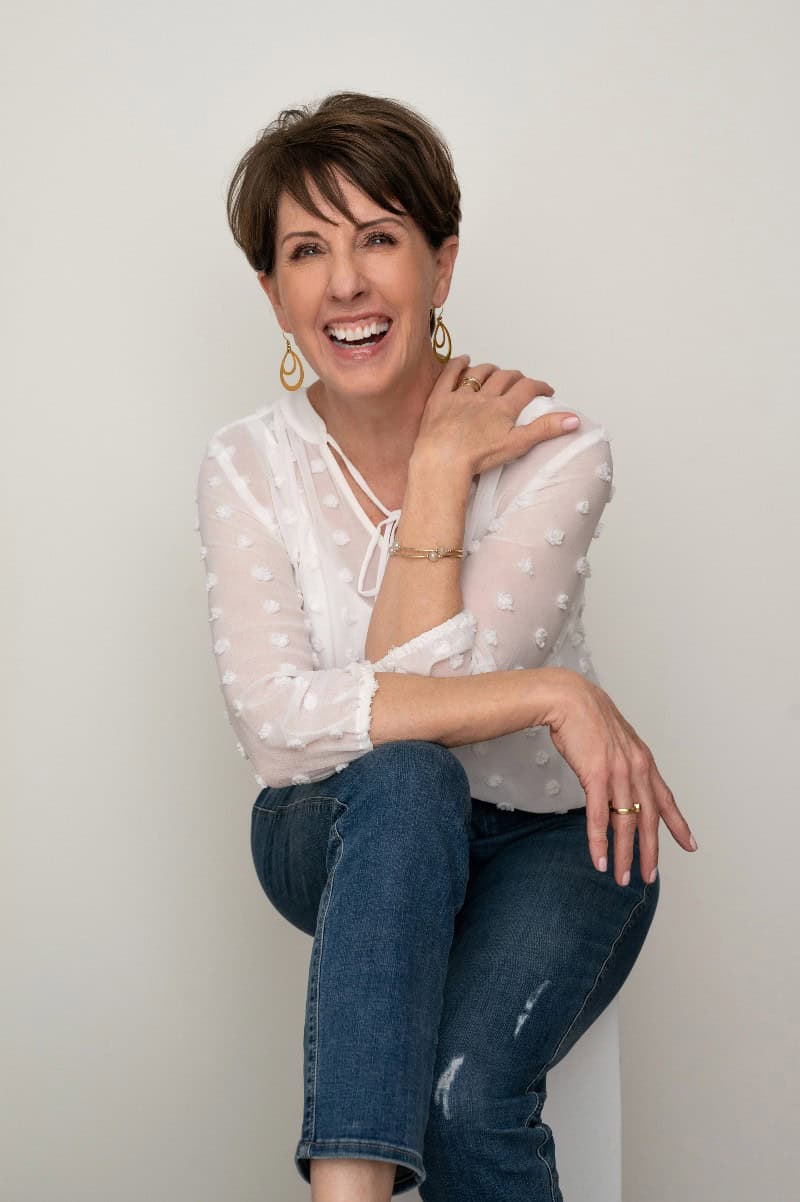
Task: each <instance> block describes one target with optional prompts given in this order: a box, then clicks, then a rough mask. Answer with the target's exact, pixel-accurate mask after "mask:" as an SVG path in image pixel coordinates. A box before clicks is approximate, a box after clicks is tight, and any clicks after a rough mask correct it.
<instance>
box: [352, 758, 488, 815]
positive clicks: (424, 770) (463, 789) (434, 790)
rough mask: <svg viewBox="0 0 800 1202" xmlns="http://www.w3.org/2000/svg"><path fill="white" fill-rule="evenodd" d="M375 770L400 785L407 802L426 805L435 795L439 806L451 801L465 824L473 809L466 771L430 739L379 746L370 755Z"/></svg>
mask: <svg viewBox="0 0 800 1202" xmlns="http://www.w3.org/2000/svg"><path fill="white" fill-rule="evenodd" d="M369 755H370V756H371V757H375V758H374V761H373V762H374V766H375V768H376V769H377V770H379V771H380V773H381V775H382V776H383V777H385V778H386V779H388V780H391V781H393V782H397V785H398V787H399V788H401V789H402V790H403V793H404V794H405V795H406V796H407V797H408V798H414V797H416V798H419V799H420V800H421V801H422V803H423V804H425V803H426V799H427V798H429V797H430V796H431V795H434V796H435V797H436V798H437V800H438V801H439V802H440V806H441V801H442V800H452V801H453V802H454V804H456V805H457V806H458V808H459V811H460V813H461V815H462V817H463V819H464V822H465V824H466V823H467V822H468V820H469V816H470V813H471V809H472V798H471V796H470V783H469V777H468V776H467V772H466V769H465V768H464V766H463V764H462V763H461V761H460V760H459V759H458V758H457V757H456V756H455V755H453V752H452V751H451V750H450V748H449V747H445V746H443V745H442V744H441V743H434V742H432V741H429V740H427V739H396V740H392V741H390V742H388V743H380V744H379V745H378V746H377V747H375V748H373V750H372V751H371V752H370V753H369Z"/></svg>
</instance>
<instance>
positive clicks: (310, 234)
mask: <svg viewBox="0 0 800 1202" xmlns="http://www.w3.org/2000/svg"><path fill="white" fill-rule="evenodd" d="M389 221H393V222H395V224H396V225H402V224H403V222H402V220H401V218H399V217H373V219H372V220H371V221H357V222H356V229H357V230H366V229H369V227H370V226H371V225H386V223H387V222H389ZM338 224H339V222H338V221H333V222H331V225H338ZM321 237H322V235H321V234H320V233H319V232H318V231H317V230H292V232H291V233H290V234H284V235H283V237H282V238H281V246H283V244H284V242H286V240H287V239H288V238H321Z"/></svg>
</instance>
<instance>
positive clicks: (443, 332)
mask: <svg viewBox="0 0 800 1202" xmlns="http://www.w3.org/2000/svg"><path fill="white" fill-rule="evenodd" d="M435 313H436V309H435V308H433V309H431V317H433V316H434V314H435ZM443 313H444V305H442V307H441V309H440V310H439V316H438V317H437V318H436V325H435V327H434V330H433V353H434V355H435V356H436V358H437V359H438V360H439V362H440V363H446V362H447V360H448V359H449V358H450V355H451V354H452V351H453V343H452V341H451V338H450V331H449V330H448V328H447V326H446V325H445V324H444V322H443V321H442V314H443ZM442 347H446V348H447V349H446V350H444V351H443V350H442Z"/></svg>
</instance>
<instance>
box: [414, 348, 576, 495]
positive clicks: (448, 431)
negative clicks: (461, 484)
mask: <svg viewBox="0 0 800 1202" xmlns="http://www.w3.org/2000/svg"><path fill="white" fill-rule="evenodd" d="M464 375H469V376H474V377H475V379H476V380H478V381H479V382H480V385H481V389H480V392H475V391H474V389H473V388H471V387H470V385H468V384H462V385H461V386H460V387H459V383H458V382H459V380H460V379H461V377H462V376H464ZM553 392H554V390H553V389H552V388H551V387H550V385H549V384H546V383H545V381H544V380H533V379H531V378H530V377H529V376H524V375H523V374H522V372H521V371H501V370H500V369H499V368H498V367H496V366H495V365H494V364H493V363H477V364H471V363H470V361H469V355H457V356H456V358H454V359H451V360H450V361H449V362H448V364H447V365H446V367H444V368H443V370H442V372H441V373H440V375H439V378H438V379H437V381H436V383H435V385H434V386H433V389H432V391H431V393H430V396H429V397H428V400H427V402H426V404H425V409H424V412H423V414H422V421H421V422H420V427H419V430H418V432H417V439H416V443H415V446H414V451H415V453H416V452H417V451H418V450H424V449H425V448H427V447H433V448H434V451H435V453H436V454H438V455H443V456H444V457H445V458H446V461H447V463H448V464H457V465H460V466H463V467H464V468H467V467H468V468H469V474H470V475H471V476H476V475H479V474H480V473H481V472H485V471H488V470H489V468H492V467H496V466H497V465H498V464H500V463H507V462H508V461H509V460H511V459H518V458H519V456H520V455H524V454H525V452H526V451H528V450H529V449H530V448H531V447H532V446H535V445H536V444H537V443H540V442H545V441H546V440H547V439H549V438H555V437H557V436H558V435H560V434H564V433H566V431H565V430H564V429H563V428H562V425H561V423H562V420H563V419H564V418H565V417H574V416H575V414H574V413H573V411H572V410H570V409H560V410H558V411H556V412H554V413H544V414H542V415H541V417H538V418H536V419H535V420H534V421H532V422H529V423H527V424H526V425H522V426H517V425H515V423H516V420H517V418H518V417H519V415H520V413H521V412H522V410H523V409H524V408H525V406H526V405H528V404H530V402H531V401H532V400H533V399H534V397H537V396H553Z"/></svg>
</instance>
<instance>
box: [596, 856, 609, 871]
mask: <svg viewBox="0 0 800 1202" xmlns="http://www.w3.org/2000/svg"><path fill="white" fill-rule="evenodd" d="M597 867H598V868H599V869H600V871H601V872H605V870H606V869H607V868H608V860H607V859H606V857H605V856H601V857H600V859H599V860H598V862H597Z"/></svg>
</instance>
